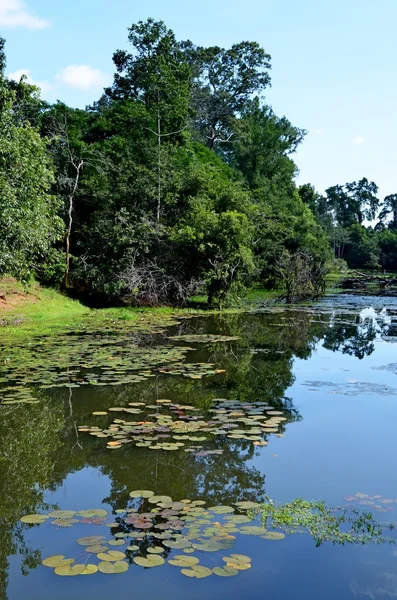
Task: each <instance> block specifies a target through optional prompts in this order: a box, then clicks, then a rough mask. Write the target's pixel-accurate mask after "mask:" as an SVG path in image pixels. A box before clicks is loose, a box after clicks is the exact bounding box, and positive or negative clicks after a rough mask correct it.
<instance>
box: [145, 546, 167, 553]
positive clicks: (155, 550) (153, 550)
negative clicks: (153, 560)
mask: <svg viewBox="0 0 397 600" xmlns="http://www.w3.org/2000/svg"><path fill="white" fill-rule="evenodd" d="M147 551H148V552H149V554H162V553H163V552H164V548H162V547H161V546H152V547H151V548H148V549H147Z"/></svg>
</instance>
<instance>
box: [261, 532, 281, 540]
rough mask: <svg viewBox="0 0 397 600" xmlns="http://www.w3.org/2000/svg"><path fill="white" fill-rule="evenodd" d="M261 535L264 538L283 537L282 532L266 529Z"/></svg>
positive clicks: (276, 538)
mask: <svg viewBox="0 0 397 600" xmlns="http://www.w3.org/2000/svg"><path fill="white" fill-rule="evenodd" d="M261 537H262V538H263V539H265V540H283V539H284V538H285V535H284V533H280V532H279V531H267V532H266V533H265V534H264V535H262V536H261Z"/></svg>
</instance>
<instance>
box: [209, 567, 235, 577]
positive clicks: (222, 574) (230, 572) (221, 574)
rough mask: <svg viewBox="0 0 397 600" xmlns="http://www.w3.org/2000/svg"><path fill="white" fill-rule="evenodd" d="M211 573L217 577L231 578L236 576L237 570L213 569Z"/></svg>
mask: <svg viewBox="0 0 397 600" xmlns="http://www.w3.org/2000/svg"><path fill="white" fill-rule="evenodd" d="M212 572H213V573H214V574H215V575H218V576H219V577H233V576H234V575H238V570H237V569H235V568H234V567H228V566H227V565H226V566H225V567H223V568H222V567H214V568H213V569H212Z"/></svg>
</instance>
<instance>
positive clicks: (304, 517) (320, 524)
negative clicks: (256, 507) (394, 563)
mask: <svg viewBox="0 0 397 600" xmlns="http://www.w3.org/2000/svg"><path fill="white" fill-rule="evenodd" d="M260 512H261V519H262V523H263V525H264V526H265V527H266V528H272V527H273V528H277V529H282V530H283V531H285V532H287V533H308V534H309V535H311V536H312V537H313V538H314V540H315V542H316V545H317V546H321V544H322V543H324V542H331V543H332V544H343V545H344V544H368V543H376V544H383V543H385V542H387V543H393V544H394V543H395V540H394V539H391V538H388V537H386V536H385V535H384V533H383V530H384V527H383V526H382V525H380V524H379V523H378V522H377V521H376V520H375V519H374V518H373V516H372V513H371V512H362V511H360V510H358V509H343V508H335V507H330V506H328V505H327V504H326V503H325V502H324V501H323V500H320V501H311V502H309V501H307V500H303V499H302V498H297V499H296V500H293V501H292V502H287V503H286V504H275V503H274V502H272V500H270V498H266V501H265V503H264V504H263V505H262V507H261V509H260ZM387 527H388V528H389V530H392V529H393V528H394V527H393V526H392V525H389V526H387Z"/></svg>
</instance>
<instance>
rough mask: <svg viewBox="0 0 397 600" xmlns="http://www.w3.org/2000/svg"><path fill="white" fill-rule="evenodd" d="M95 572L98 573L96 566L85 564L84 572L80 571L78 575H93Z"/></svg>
mask: <svg viewBox="0 0 397 600" xmlns="http://www.w3.org/2000/svg"><path fill="white" fill-rule="evenodd" d="M97 572H98V566H97V565H92V564H87V565H85V569H84V571H82V572H81V573H80V574H81V575H94V573H97Z"/></svg>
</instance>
